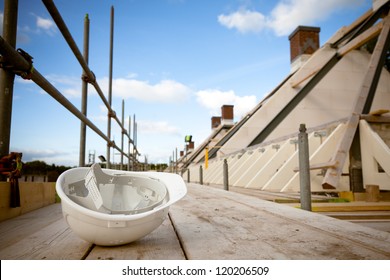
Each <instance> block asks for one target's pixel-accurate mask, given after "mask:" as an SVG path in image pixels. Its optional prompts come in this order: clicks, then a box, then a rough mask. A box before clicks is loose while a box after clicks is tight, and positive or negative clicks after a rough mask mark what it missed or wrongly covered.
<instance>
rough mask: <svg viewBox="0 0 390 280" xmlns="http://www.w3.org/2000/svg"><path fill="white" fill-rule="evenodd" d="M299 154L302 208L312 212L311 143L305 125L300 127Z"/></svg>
mask: <svg viewBox="0 0 390 280" xmlns="http://www.w3.org/2000/svg"><path fill="white" fill-rule="evenodd" d="M298 154H299V180H300V191H301V193H300V196H301V208H302V209H303V210H307V211H311V189H310V163H309V141H308V137H307V132H306V125H305V124H301V125H300V126H299V134H298Z"/></svg>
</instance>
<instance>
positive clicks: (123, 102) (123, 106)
mask: <svg viewBox="0 0 390 280" xmlns="http://www.w3.org/2000/svg"><path fill="white" fill-rule="evenodd" d="M124 124H125V100H123V99H122V126H124ZM124 141H125V131H124V130H122V138H121V149H122V151H124V149H123V144H124V143H123V142H124ZM121 170H123V152H121Z"/></svg>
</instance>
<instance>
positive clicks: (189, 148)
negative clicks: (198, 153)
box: [186, 141, 195, 154]
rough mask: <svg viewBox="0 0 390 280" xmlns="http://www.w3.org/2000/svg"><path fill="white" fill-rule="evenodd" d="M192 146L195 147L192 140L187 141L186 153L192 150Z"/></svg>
mask: <svg viewBox="0 0 390 280" xmlns="http://www.w3.org/2000/svg"><path fill="white" fill-rule="evenodd" d="M194 147H195V143H194V142H192V141H191V142H188V143H187V145H186V150H187V154H188V153H189V152H192V151H193V150H194Z"/></svg>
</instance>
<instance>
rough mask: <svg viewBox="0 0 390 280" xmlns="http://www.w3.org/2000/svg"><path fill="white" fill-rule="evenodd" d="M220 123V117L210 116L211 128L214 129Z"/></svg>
mask: <svg viewBox="0 0 390 280" xmlns="http://www.w3.org/2000/svg"><path fill="white" fill-rule="evenodd" d="M220 125H221V117H215V116H214V117H211V129H213V130H214V129H216V128H218V127H219V126H220Z"/></svg>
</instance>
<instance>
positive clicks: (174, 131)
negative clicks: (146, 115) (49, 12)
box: [137, 120, 179, 135]
mask: <svg viewBox="0 0 390 280" xmlns="http://www.w3.org/2000/svg"><path fill="white" fill-rule="evenodd" d="M137 130H138V131H139V132H142V133H148V134H170V135H179V129H178V128H177V127H175V126H172V125H170V124H169V123H168V122H165V121H147V120H139V121H137Z"/></svg>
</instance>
